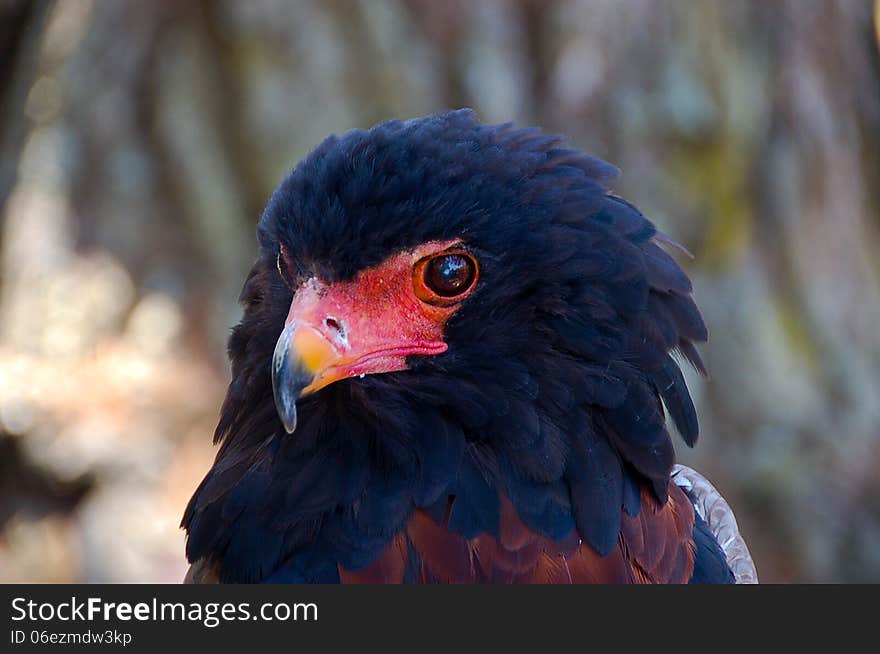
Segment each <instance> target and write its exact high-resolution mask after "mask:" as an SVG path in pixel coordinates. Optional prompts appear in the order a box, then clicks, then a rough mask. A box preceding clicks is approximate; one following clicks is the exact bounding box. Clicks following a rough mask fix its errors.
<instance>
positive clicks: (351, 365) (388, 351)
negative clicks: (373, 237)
mask: <svg viewBox="0 0 880 654" xmlns="http://www.w3.org/2000/svg"><path fill="white" fill-rule="evenodd" d="M458 244H459V241H457V240H453V241H444V242H436V241H435V242H430V243H425V244H424V245H421V246H419V247H417V248H415V249H413V250H407V251H404V252H401V253H399V254H396V255H394V256H392V257H390V258H389V259H387V260H386V261H384V262H383V263H381V264H380V265H378V266H376V267H375V268H371V269H368V270H364V271H362V272H361V273H359V274H358V276H357V277H356V278H355V279H353V280H351V281H349V282H339V283H336V284H327V283H325V282H323V281H321V280H319V279H316V278H312V279H309V280H308V281H306V282H305V283H303V285H302V286H300V287H299V288H298V289H297V291H296V293H295V294H294V297H293V302H292V303H291V305H290V312H289V313H288V315H287V320H286V321H285V326H287V325H289V324H290V323H292V322H295V323H296V326H295V328H294V332H293V335H292V338H291V343H292V346H293V348H292V350H293V352H292V354H293V355H294V356H297V357H298V358H299V360H300V362H302V365H304V366H305V367H306V368H307V369H308V370H309V371H310V372H312V373H314V375H315V377H314V380H313V381H312V383H310V384H309V385H308V386H307V387H306V388H305V389H304V390H303V395H306V394H309V393H313V392H315V391H317V390H319V389H320V388H323V387H324V386H327V385H328V384H332V383H333V382H335V381H338V380H340V379H345V378H348V377H355V376H360V375H370V374H377V373H383V372H392V371H395V370H405V369H406V367H407V366H406V357H408V356H411V355H416V354H418V355H426V356H430V355H436V354H441V353H443V352H445V351H446V349H447V347H448V346H447V345H446V343H445V342H444V341H443V328H444V326H445V324H446V321H447V320H448V319H449V317H450V316H452V314H454V313H455V311H456V310H457V309H458V307H459V305H460V303H461V300H463V299H464V298H465V297H466V296H467V295H468V294H469V293H470V292H471V291H472V290H473V288H474V286H475V285H476V279H475V280H474V283H473V284H471V286H470V288H469V289H467V290H466V291H465V292H464V293H462V294H461V295H460V296H457V297H455V298H453V299H452V302H450V301H449V300H444V299H442V298H437V300H438V303H437V304H434V303H431V302H430V300H431V297H430V296H431V295H433V294H432V292H431V291H430V289H427V287H425V286H424V284H423V283H422V281H421V276H420V274H419V273H418V271H415V272H414V267H415V265H416V264H417V263H418V262H419V261H421V260H423V259H425V258H426V257H430V256H432V255H436V254H441V253H445V252H456V251H461V248H458V249H456V248H455V246H457V245H458ZM416 286H418V290H419V294H418V295H417V294H416ZM419 296H421V298H420V297H419ZM422 298H425V299H422ZM426 299H427V300H429V301H426Z"/></svg>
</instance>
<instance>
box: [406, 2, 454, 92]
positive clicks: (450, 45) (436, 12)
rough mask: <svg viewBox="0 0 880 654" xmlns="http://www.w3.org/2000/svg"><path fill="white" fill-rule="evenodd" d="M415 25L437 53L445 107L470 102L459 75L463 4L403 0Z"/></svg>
mask: <svg viewBox="0 0 880 654" xmlns="http://www.w3.org/2000/svg"><path fill="white" fill-rule="evenodd" d="M403 6H404V8H405V10H406V11H407V12H408V13H409V17H410V19H411V20H412V21H413V23H414V25H415V26H416V28H417V29H418V30H419V32H420V33H421V34H422V36H424V37H425V39H426V40H427V41H428V42H429V43H430V44H431V47H432V48H433V49H434V51H435V53H436V56H437V66H438V67H439V69H440V75H439V81H440V84H441V85H442V88H441V92H440V93H441V97H442V98H443V103H444V106H445V107H446V108H450V109H451V108H460V107H466V106H469V105H470V102H469V100H468V92H467V88H466V86H465V83H464V79H463V75H462V66H463V65H464V64H463V63H462V57H461V54H460V53H461V48H462V44H463V41H464V25H465V20H464V8H463V6H462V4H461V2H460V1H458V0H454V1H450V2H435V1H433V0H403Z"/></svg>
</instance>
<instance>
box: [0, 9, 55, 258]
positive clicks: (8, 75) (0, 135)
mask: <svg viewBox="0 0 880 654" xmlns="http://www.w3.org/2000/svg"><path fill="white" fill-rule="evenodd" d="M51 7H52V2H51V0H6V1H5V2H3V3H2V4H0V61H2V62H3V65H2V66H0V245H2V238H3V237H2V233H3V216H4V215H5V211H4V207H5V206H6V200H7V199H8V198H9V194H10V193H11V192H12V188H13V187H14V186H15V180H16V171H17V167H18V155H19V152H20V150H21V145H22V142H23V141H24V137H25V134H26V133H27V130H26V129H25V127H26V121H25V117H24V105H25V100H26V99H27V94H28V92H29V91H30V89H31V84H32V83H33V79H34V75H35V74H36V71H37V64H38V63H39V62H38V57H37V54H38V52H39V47H40V41H41V38H42V36H43V29H44V27H45V26H46V21H47V19H48V17H49V10H50V9H51Z"/></svg>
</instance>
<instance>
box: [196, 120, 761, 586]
mask: <svg viewBox="0 0 880 654" xmlns="http://www.w3.org/2000/svg"><path fill="white" fill-rule="evenodd" d="M617 175H618V170H617V169H616V168H615V167H613V166H612V165H610V164H608V163H606V162H604V161H602V160H600V159H598V158H595V157H592V156H588V155H586V154H584V153H583V152H581V151H579V150H576V149H571V148H568V147H566V146H565V145H564V142H563V140H562V138H561V137H559V136H554V135H546V134H544V133H543V132H541V131H540V130H539V129H536V128H530V129H523V128H518V127H516V126H515V125H513V124H512V123H506V124H501V125H487V124H483V123H481V122H479V121H478V120H477V119H476V117H475V115H474V113H473V112H472V111H470V110H458V111H451V112H447V113H442V114H437V115H432V116H427V117H423V118H418V119H413V120H408V121H389V122H384V123H381V124H379V125H377V126H375V127H373V128H372V129H369V130H354V131H351V132H348V133H346V134H344V135H342V136H330V137H329V138H327V139H326V140H325V141H324V142H323V143H321V145H319V146H318V147H317V148H316V149H315V150H314V151H313V152H311V153H310V154H309V155H308V156H307V157H306V158H305V159H304V160H303V161H302V162H300V163H299V164H298V165H297V166H296V167H295V168H294V169H293V171H292V172H291V173H290V174H289V176H288V177H287V178H286V179H285V180H284V181H283V182H282V183H281V185H280V186H279V187H278V189H277V190H276V191H275V192H274V194H273V195H272V197H271V199H270V201H269V203H268V206H267V207H266V209H265V211H264V213H263V215H262V217H261V219H260V222H259V226H258V230H257V232H258V240H259V246H260V247H259V258H258V259H257V261H256V263H255V265H254V266H253V269H252V270H251V272H250V274H249V276H248V278H247V281H246V282H245V284H244V289H243V291H242V294H241V298H240V299H241V302H242V303H243V305H244V316H243V318H242V320H241V322H240V324H239V325H238V326H237V327H235V329H234V330H233V333H232V336H231V337H230V340H229V356H230V359H231V365H232V381H231V383H230V385H229V390H228V394H227V396H226V399H225V401H224V403H223V407H222V409H221V417H220V421H219V424H218V426H217V430H216V433H215V442H218V443H220V448H219V451H218V453H217V457H216V460H215V462H214V465H213V467H212V468H211V469H210V471H209V472H208V474H207V475H206V477H205V479H204V480H203V481H202V483H201V484H200V485H199V487H198V489H197V490H196V491H195V494H194V495H193V497H192V499H191V500H190V502H189V505H188V507H187V508H186V511H185V515H184V518H183V523H182V524H183V527H184V528H185V529H186V531H187V557H188V559H189V561H190V562H191V563H192V566H191V568H190V571H189V573H188V575H187V581H191V582H213V581H219V582H244V583H250V582H269V583H337V582H341V583H482V582H485V583H562V584H566V583H687V582H695V583H699V582H703V583H706V582H708V583H727V582H733V581H734V580H735V579H736V578H740V579H741V580H743V581H749V580H754V574H753V567H752V566H751V560H750V559H749V557H748V550H747V549H746V548H745V544H744V543H743V542H742V539H741V538H740V537H739V533H738V532H737V530H736V523H735V520H733V516H732V513H731V512H730V509H729V507H728V506H727V504H726V503H724V502H723V500H722V499H720V495H718V493H717V491H715V490H714V489H713V488H712V487H711V485H709V484H708V482H706V481H705V480H704V479H703V478H702V477H700V476H699V475H698V474H697V473H695V472H693V471H691V470H689V469H686V468H677V469H676V470H675V473H676V474H673V466H674V464H675V460H674V459H675V455H674V450H673V445H672V441H671V439H670V436H669V433H668V432H667V427H666V415H667V414H668V415H669V417H670V418H671V421H672V423H674V425H675V428H676V430H677V431H678V432H679V434H680V435H681V437H682V438H683V440H684V441H685V443H687V445H689V446H690V445H693V444H694V442H695V441H696V439H697V432H698V427H697V415H696V412H695V410H694V405H693V403H692V401H691V397H690V395H689V393H688V389H687V387H686V385H685V380H684V377H683V376H682V372H681V370H680V368H679V364H678V361H686V362H689V363H690V364H691V365H693V366H694V367H695V368H696V369H697V370H699V371H701V372H705V371H704V366H703V364H702V362H701V360H700V356H699V354H698V352H697V350H696V348H695V345H694V343H695V342H699V341H703V340H705V339H706V337H707V330H706V326H705V324H704V322H703V319H702V318H701V316H700V312H699V310H698V309H697V307H696V305H695V304H694V301H693V299H692V297H691V293H692V286H691V282H690V280H689V279H688V277H687V276H686V275H685V273H684V272H683V271H682V270H681V268H680V267H679V266H678V265H677V263H676V262H675V261H674V260H673V258H672V257H671V256H670V255H669V254H668V253H667V251H665V250H664V247H662V246H665V247H669V246H674V245H675V244H674V242H672V241H671V240H670V239H668V238H667V237H665V236H664V235H662V234H661V233H660V232H658V231H657V229H656V228H655V227H654V225H653V224H652V223H651V222H650V221H649V220H647V219H646V218H645V217H644V216H643V215H642V214H641V213H640V212H639V210H638V209H636V208H635V207H634V206H633V205H632V204H630V203H628V202H627V201H625V200H623V199H622V198H620V197H618V196H616V195H614V194H613V193H611V192H610V190H609V189H610V186H611V184H612V182H613V181H614V180H615V178H616V177H617ZM722 505H723V506H722ZM725 507H727V508H725ZM718 534H722V535H723V536H724V538H723V542H719V538H718V537H717V535H718Z"/></svg>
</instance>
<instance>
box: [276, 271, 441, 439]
mask: <svg viewBox="0 0 880 654" xmlns="http://www.w3.org/2000/svg"><path fill="white" fill-rule="evenodd" d="M362 286H363V285H362V284H360V285H336V284H334V285H326V284H323V283H321V282H319V281H318V280H310V282H309V283H307V284H305V285H304V286H303V287H302V288H300V289H299V291H298V292H297V293H296V295H295V296H294V299H293V302H292V304H291V307H290V312H289V314H288V317H287V320H286V322H285V326H284V329H283V331H282V332H281V335H280V336H279V338H278V342H277V343H276V345H275V352H274V354H273V356H272V390H273V392H274V395H275V407H276V409H277V411H278V416H279V417H280V418H281V422H282V424H283V425H284V429H285V430H286V431H287V433H293V431H294V430H295V429H296V423H297V406H296V405H297V401H298V400H299V399H300V398H302V397H305V396H307V395H310V394H312V393H314V392H316V391H318V390H320V389H321V388H323V387H325V386H327V385H329V384H332V383H333V382H336V381H339V380H341V379H347V378H350V377H363V376H364V375H371V374H377V373H383V372H393V371H397V370H405V369H406V368H407V364H406V357H408V356H411V355H419V354H421V355H434V354H440V353H442V352H445V351H446V349H447V345H446V343H445V342H444V341H443V340H442V323H441V321H439V320H438V319H437V318H436V317H431V316H421V317H419V316H417V314H416V313H414V312H413V311H412V310H410V311H404V313H403V314H401V306H402V305H405V304H406V303H405V302H404V301H402V300H400V299H399V298H398V299H396V300H393V301H389V302H377V301H375V300H370V299H369V295H367V291H366V290H365V289H364V288H362ZM402 315H403V316H406V318H408V319H406V318H403V317H402Z"/></svg>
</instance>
